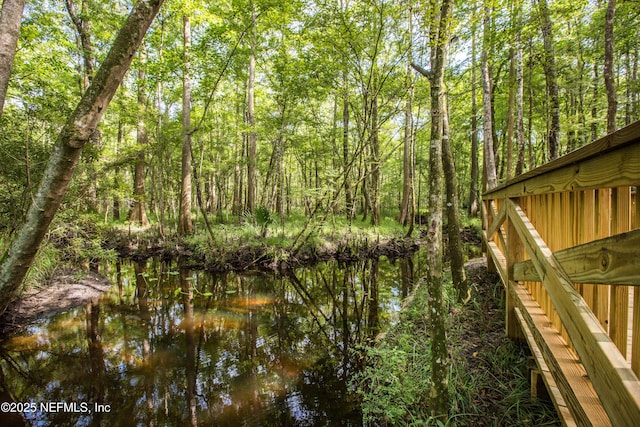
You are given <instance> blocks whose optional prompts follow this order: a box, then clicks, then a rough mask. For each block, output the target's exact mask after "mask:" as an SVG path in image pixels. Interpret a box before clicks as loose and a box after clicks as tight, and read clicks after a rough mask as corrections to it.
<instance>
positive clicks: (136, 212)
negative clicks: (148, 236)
mask: <svg viewBox="0 0 640 427" xmlns="http://www.w3.org/2000/svg"><path fill="white" fill-rule="evenodd" d="M144 57H145V55H144V53H143V49H140V58H141V61H140V69H139V70H138V125H137V128H136V142H137V146H138V154H137V155H136V166H135V173H134V178H133V206H132V207H131V212H129V221H130V222H133V223H136V224H138V225H140V226H142V227H146V226H147V225H149V221H148V219H147V210H146V207H145V193H146V191H145V186H144V178H145V172H146V154H145V151H146V149H147V144H148V142H149V139H148V137H147V127H146V126H147V125H146V123H145V116H146V109H147V96H146V94H145V87H144V85H145V80H146V78H147V76H146V73H145V71H144V62H145V60H144Z"/></svg>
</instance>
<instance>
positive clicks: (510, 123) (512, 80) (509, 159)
mask: <svg viewBox="0 0 640 427" xmlns="http://www.w3.org/2000/svg"><path fill="white" fill-rule="evenodd" d="M515 109H516V49H515V47H511V49H510V51H509V104H508V107H507V152H506V155H505V157H506V169H507V170H506V178H507V181H508V180H510V179H511V178H513V137H514V133H515V117H514V116H515Z"/></svg>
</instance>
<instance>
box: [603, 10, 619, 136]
mask: <svg viewBox="0 0 640 427" xmlns="http://www.w3.org/2000/svg"><path fill="white" fill-rule="evenodd" d="M615 14H616V0H609V3H608V5H607V13H606V15H605V21H604V72H603V77H604V85H605V88H606V90H607V133H613V132H615V131H616V111H617V109H618V100H617V97H616V80H615V75H614V71H613V49H614V43H613V22H614V19H615Z"/></svg>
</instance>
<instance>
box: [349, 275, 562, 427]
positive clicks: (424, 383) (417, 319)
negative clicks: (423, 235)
mask: <svg viewBox="0 0 640 427" xmlns="http://www.w3.org/2000/svg"><path fill="white" fill-rule="evenodd" d="M482 271H483V273H482V274H475V275H474V274H470V277H469V278H470V283H471V284H472V286H473V288H474V293H473V299H472V300H471V301H470V302H469V303H468V304H467V305H460V304H458V303H456V302H455V301H454V298H453V295H454V294H453V291H452V286H451V284H450V283H446V284H444V286H445V295H446V302H447V304H448V305H449V308H450V310H449V313H450V316H449V318H448V319H447V337H448V340H449V343H450V351H449V352H450V355H451V360H450V362H451V363H450V377H449V386H450V389H449V396H450V411H449V418H448V420H447V421H446V422H444V423H443V422H442V421H440V420H438V421H433V420H432V419H431V418H430V417H429V407H428V390H429V386H430V369H429V366H430V339H429V331H428V327H427V323H426V314H425V313H426V312H427V299H428V298H427V297H428V295H427V294H426V290H425V287H424V286H418V287H417V288H416V289H415V291H414V294H413V298H412V299H410V300H409V301H408V303H407V304H406V306H405V308H404V309H403V311H402V312H401V314H400V321H399V322H398V323H397V324H396V325H395V326H394V327H393V328H392V329H391V330H390V331H389V332H388V333H387V334H386V336H384V338H382V339H381V340H380V341H378V342H377V343H375V345H372V346H367V347H364V348H362V349H359V351H362V352H363V353H364V355H365V368H364V369H363V371H362V372H361V373H360V374H359V375H358V376H356V377H355V378H354V379H353V381H352V386H353V387H354V388H355V389H356V390H357V392H358V393H359V395H360V397H361V402H362V403H361V407H362V414H363V422H364V424H365V425H376V426H392V425H393V426H395V425H411V426H420V425H445V426H533V425H536V426H540V425H559V421H558V418H557V414H556V413H555V411H554V408H553V406H552V405H550V403H548V402H542V401H532V399H531V397H530V385H529V369H530V368H531V366H532V361H531V359H530V357H529V355H528V353H527V351H528V350H527V349H526V347H521V346H519V345H518V344H516V343H514V342H512V341H510V340H509V339H507V338H506V336H505V333H504V310H503V309H502V308H501V307H503V306H504V305H503V302H502V299H501V298H502V297H501V292H500V286H501V285H500V284H499V283H497V282H496V280H495V278H492V277H489V278H487V277H486V276H487V273H486V269H483V270H482ZM483 276H484V277H483Z"/></svg>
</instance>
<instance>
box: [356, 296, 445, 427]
mask: <svg viewBox="0 0 640 427" xmlns="http://www.w3.org/2000/svg"><path fill="white" fill-rule="evenodd" d="M445 289H446V293H445V294H446V298H447V300H449V301H451V300H452V299H453V292H452V287H451V286H450V285H447V286H446V288H445ZM427 301H428V295H427V292H426V287H425V286H422V285H418V287H417V288H416V289H415V290H414V294H413V297H412V298H411V299H410V300H409V303H408V304H407V306H406V307H405V308H404V309H403V311H402V312H401V314H400V319H399V321H398V322H397V324H396V325H395V326H394V328H393V329H392V330H391V331H389V332H388V333H387V334H386V336H385V338H384V339H383V340H382V341H380V342H378V343H376V344H375V345H372V346H368V347H365V348H364V349H362V351H363V352H364V354H365V356H366V358H365V368H364V369H363V371H362V372H361V373H360V374H358V375H357V376H356V377H355V378H354V379H353V381H352V383H353V384H354V386H355V387H356V389H357V391H358V393H359V394H360V395H361V397H362V413H363V421H364V423H365V424H367V425H375V424H380V423H381V424H383V425H426V424H428V420H429V411H428V400H427V397H428V392H427V390H429V387H430V377H431V374H430V371H429V366H430V357H431V352H430V340H429V333H428V329H427V318H426V313H427V306H428V302H427Z"/></svg>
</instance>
